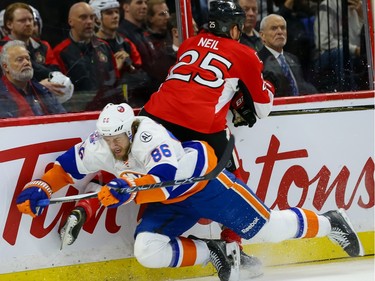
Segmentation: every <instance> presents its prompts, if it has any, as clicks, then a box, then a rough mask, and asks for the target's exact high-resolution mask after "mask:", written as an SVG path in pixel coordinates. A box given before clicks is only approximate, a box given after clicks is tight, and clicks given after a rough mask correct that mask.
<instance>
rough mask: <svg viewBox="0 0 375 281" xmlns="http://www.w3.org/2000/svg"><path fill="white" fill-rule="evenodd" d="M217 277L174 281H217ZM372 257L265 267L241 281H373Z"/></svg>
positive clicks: (374, 278) (374, 270)
mask: <svg viewBox="0 0 375 281" xmlns="http://www.w3.org/2000/svg"><path fill="white" fill-rule="evenodd" d="M218 280H219V278H218V277H217V276H210V277H203V278H194V279H181V280H176V281H218ZM374 280H375V263H374V256H371V257H363V258H347V259H339V260H333V261H326V262H316V263H305V264H297V265H287V266H275V267H266V268H265V269H264V275H263V276H262V277H258V278H255V279H247V280H246V279H244V280H241V281H374Z"/></svg>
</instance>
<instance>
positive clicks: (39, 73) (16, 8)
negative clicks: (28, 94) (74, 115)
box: [0, 2, 64, 96]
mask: <svg viewBox="0 0 375 281" xmlns="http://www.w3.org/2000/svg"><path fill="white" fill-rule="evenodd" d="M34 23H35V18H34V12H33V9H32V8H31V7H30V6H29V5H27V4H25V3H21V2H16V3H13V4H10V5H8V6H7V8H6V9H5V12H4V28H5V30H6V32H7V34H8V35H7V36H5V37H4V38H3V39H2V40H1V41H0V49H1V46H2V45H4V44H5V43H7V42H8V41H10V40H20V41H23V42H24V43H25V45H26V47H27V50H28V51H29V53H30V57H31V62H32V64H33V69H34V77H33V78H35V79H36V80H38V81H40V83H41V84H42V85H44V86H45V87H47V88H48V89H49V90H50V91H51V92H52V93H54V94H56V95H58V96H59V95H60V96H62V95H64V93H63V91H62V88H63V86H62V85H60V84H58V83H52V82H50V81H49V79H48V78H49V75H50V73H51V72H53V71H60V68H59V66H58V62H57V60H56V58H55V56H54V54H53V51H52V49H51V46H50V45H49V43H48V42H47V41H44V40H40V39H38V38H33V37H32V36H33V32H34Z"/></svg>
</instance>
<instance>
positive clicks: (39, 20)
mask: <svg viewBox="0 0 375 281" xmlns="http://www.w3.org/2000/svg"><path fill="white" fill-rule="evenodd" d="M29 6H30V8H31V10H33V17H34V20H35V22H36V23H37V24H38V27H39V35H42V28H43V21H42V17H41V16H40V13H39V11H38V10H37V9H35V8H34V7H33V6H31V5H29Z"/></svg>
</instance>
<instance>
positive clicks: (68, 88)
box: [49, 71, 74, 103]
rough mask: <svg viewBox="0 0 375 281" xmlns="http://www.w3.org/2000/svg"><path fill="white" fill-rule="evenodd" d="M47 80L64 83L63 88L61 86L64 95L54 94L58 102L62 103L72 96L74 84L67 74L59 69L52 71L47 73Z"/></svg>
mask: <svg viewBox="0 0 375 281" xmlns="http://www.w3.org/2000/svg"><path fill="white" fill-rule="evenodd" d="M49 81H51V82H54V83H59V84H62V85H64V88H62V91H63V92H64V95H62V96H60V95H56V97H57V100H58V101H59V102H60V103H64V102H66V101H67V100H69V99H70V98H71V97H72V95H73V92H74V85H73V83H72V81H71V80H70V78H69V77H68V76H65V75H64V74H62V73H61V72H60V71H53V72H50V74H49Z"/></svg>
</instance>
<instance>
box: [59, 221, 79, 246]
mask: <svg viewBox="0 0 375 281" xmlns="http://www.w3.org/2000/svg"><path fill="white" fill-rule="evenodd" d="M76 225H77V218H76V217H74V218H72V219H71V218H70V216H69V217H68V220H67V223H66V225H65V226H64V229H65V231H64V233H63V234H62V235H61V234H60V239H61V244H60V251H61V250H62V249H63V248H64V247H65V246H68V245H69V242H70V241H71V240H72V239H71V237H72V230H73V227H74V226H76ZM67 230H69V231H67Z"/></svg>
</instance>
